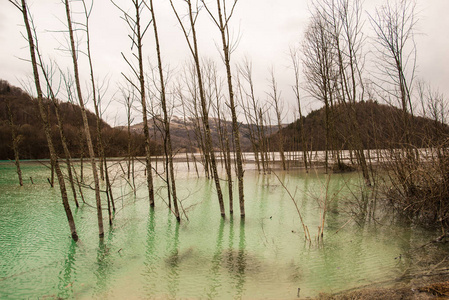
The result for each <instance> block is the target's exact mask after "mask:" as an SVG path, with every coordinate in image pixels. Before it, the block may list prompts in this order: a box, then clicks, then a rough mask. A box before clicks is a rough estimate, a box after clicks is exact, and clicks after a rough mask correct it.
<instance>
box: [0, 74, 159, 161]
mask: <svg viewBox="0 0 449 300" xmlns="http://www.w3.org/2000/svg"><path fill="white" fill-rule="evenodd" d="M8 102H9V104H10V107H11V114H12V119H13V124H14V127H15V129H16V132H17V134H18V138H19V155H20V159H41V158H48V157H49V151H48V147H47V141H46V138H45V134H44V130H43V125H42V121H41V118H40V114H39V109H38V104H37V100H36V99H34V98H32V97H31V96H30V95H28V94H27V93H25V92H24V91H23V90H21V89H20V88H17V87H14V86H11V85H9V84H8V83H7V82H6V81H3V80H0V160H6V159H13V158H14V152H13V148H12V135H11V126H10V122H9V120H10V118H9V112H8V109H7V103H8ZM44 103H45V107H46V108H47V116H49V120H50V124H51V127H52V136H53V141H54V144H55V148H56V150H57V152H58V154H59V155H60V156H61V157H63V149H62V145H61V138H60V135H59V130H58V127H57V120H56V114H55V107H54V105H52V103H51V101H50V100H48V99H44ZM59 107H60V111H61V117H62V119H63V122H64V132H65V135H66V139H67V143H68V146H69V150H70V152H71V155H72V157H81V156H84V157H86V156H88V151H87V146H86V143H85V138H84V134H83V123H82V118H81V109H80V107H79V106H77V105H74V104H71V103H65V102H61V103H60V104H59ZM87 117H88V122H89V126H90V129H91V130H90V131H91V135H92V139H93V141H94V142H96V137H97V134H96V129H95V128H96V117H95V114H93V113H92V112H89V111H88V112H87ZM101 126H102V135H103V140H104V143H105V146H106V147H105V149H106V156H125V155H127V147H128V146H127V145H128V137H127V133H126V132H125V131H122V130H119V129H115V128H111V126H109V125H108V124H107V123H105V122H104V121H102V122H101ZM153 146H154V147H155V145H153ZM133 149H134V150H135V153H134V154H135V155H143V154H144V140H143V136H142V135H140V134H137V133H135V134H133Z"/></svg>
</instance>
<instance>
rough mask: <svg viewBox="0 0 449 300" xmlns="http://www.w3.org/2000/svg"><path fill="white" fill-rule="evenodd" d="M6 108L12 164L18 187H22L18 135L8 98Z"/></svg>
mask: <svg viewBox="0 0 449 300" xmlns="http://www.w3.org/2000/svg"><path fill="white" fill-rule="evenodd" d="M6 108H7V110H8V119H9V127H10V128H11V137H12V149H13V151H14V163H15V165H16V170H17V176H18V178H19V185H20V186H23V179H22V169H21V168H20V159H19V143H20V135H17V131H16V126H15V125H14V118H13V114H12V111H11V103H10V101H9V98H8V97H7V98H6Z"/></svg>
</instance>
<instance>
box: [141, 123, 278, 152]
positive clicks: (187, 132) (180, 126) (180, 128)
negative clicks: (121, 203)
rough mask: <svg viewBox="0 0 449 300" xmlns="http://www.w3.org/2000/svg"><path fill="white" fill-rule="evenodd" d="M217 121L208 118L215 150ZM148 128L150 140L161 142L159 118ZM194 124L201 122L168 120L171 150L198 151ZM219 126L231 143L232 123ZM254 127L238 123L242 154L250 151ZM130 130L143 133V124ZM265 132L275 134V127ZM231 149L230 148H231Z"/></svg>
mask: <svg viewBox="0 0 449 300" xmlns="http://www.w3.org/2000/svg"><path fill="white" fill-rule="evenodd" d="M218 121H219V120H218V119H217V118H209V124H210V131H211V135H212V143H213V145H214V148H215V149H219V142H220V141H219V138H220V137H219V132H218ZM148 122H149V123H148V126H149V128H150V134H151V135H152V138H155V139H156V141H161V140H162V134H161V130H162V128H163V127H162V122H161V117H153V118H151V119H149V120H148ZM196 122H200V123H201V120H196V119H195V118H186V119H185V120H184V118H179V117H177V116H173V117H172V118H171V120H170V136H171V139H172V145H173V149H174V150H175V151H179V152H186V151H188V152H191V151H193V152H197V151H199V148H198V145H197V139H196V134H197V133H195V128H197V126H196V125H195V123H196ZM221 126H223V127H224V126H226V128H227V132H228V135H229V142H230V143H232V137H231V135H232V123H231V121H225V120H221ZM251 126H253V127H254V126H255V125H248V124H243V123H239V129H240V144H241V148H242V151H243V152H250V151H252V144H251V139H250V128H251ZM132 130H133V131H136V132H142V131H143V123H139V124H136V125H133V126H132ZM265 132H266V133H267V134H270V133H271V134H273V133H275V132H277V127H275V126H272V127H271V130H270V127H269V126H266V127H265ZM231 147H232V146H231Z"/></svg>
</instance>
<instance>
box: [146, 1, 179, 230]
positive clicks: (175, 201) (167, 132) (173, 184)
mask: <svg viewBox="0 0 449 300" xmlns="http://www.w3.org/2000/svg"><path fill="white" fill-rule="evenodd" d="M150 11H151V16H152V19H153V29H154V37H155V41H156V53H157V62H158V69H159V80H160V84H161V87H160V88H161V104H162V111H163V113H164V129H165V138H166V145H167V159H168V165H169V166H168V167H169V170H168V172H169V175H170V176H169V177H170V180H171V192H172V195H173V206H174V208H175V216H176V220H178V222H180V221H181V217H180V215H179V209H178V198H177V196H176V180H175V171H174V167H173V150H172V143H171V136H170V121H169V119H168V112H167V101H166V94H165V81H164V72H163V66H162V59H161V49H160V45H159V35H158V31H157V24H156V16H155V13H154V7H153V0H150ZM167 184H168V182H167ZM168 192H169V193H170V185H169V189H168Z"/></svg>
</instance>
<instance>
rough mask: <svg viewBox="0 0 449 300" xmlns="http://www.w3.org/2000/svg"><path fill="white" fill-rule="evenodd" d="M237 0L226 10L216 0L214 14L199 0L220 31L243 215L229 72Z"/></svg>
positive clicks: (241, 197) (221, 1)
mask: <svg viewBox="0 0 449 300" xmlns="http://www.w3.org/2000/svg"><path fill="white" fill-rule="evenodd" d="M237 1H238V0H233V3H232V5H231V8H230V11H229V12H228V11H227V10H226V0H217V14H214V13H213V12H212V11H211V10H210V9H209V7H208V6H207V5H206V3H205V2H204V0H201V2H202V3H203V5H204V7H205V8H206V10H207V11H208V12H209V15H210V16H211V18H212V20H213V21H214V23H215V25H216V26H217V28H218V29H219V31H220V35H221V42H222V47H223V58H224V64H225V67H226V75H227V82H228V92H229V108H230V109H231V117H232V120H231V121H232V134H233V138H234V147H235V151H236V153H235V157H236V160H237V180H238V186H239V203H240V216H241V217H242V218H243V217H245V198H244V194H243V162H242V150H241V145H240V131H239V125H238V122H237V112H236V103H235V100H234V89H233V85H232V72H231V53H232V45H231V41H230V37H229V21H230V19H231V17H232V15H233V13H234V9H235V6H236V4H237Z"/></svg>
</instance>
